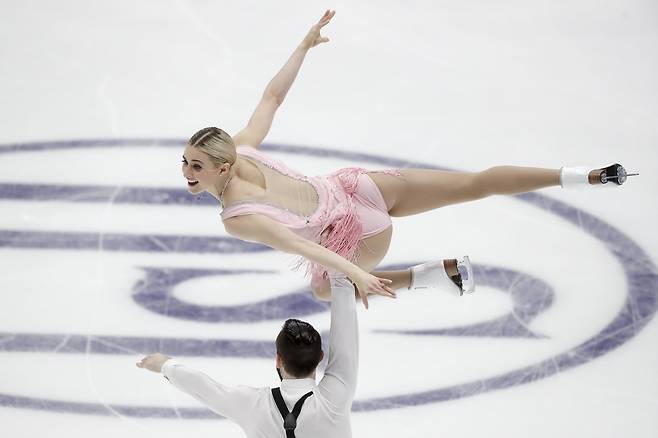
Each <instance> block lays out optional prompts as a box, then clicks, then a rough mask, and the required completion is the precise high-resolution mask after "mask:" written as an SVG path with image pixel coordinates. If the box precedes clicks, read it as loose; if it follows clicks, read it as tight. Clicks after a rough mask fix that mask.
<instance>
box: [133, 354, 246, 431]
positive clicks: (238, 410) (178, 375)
mask: <svg viewBox="0 0 658 438" xmlns="http://www.w3.org/2000/svg"><path fill="white" fill-rule="evenodd" d="M137 366H138V367H139V368H144V369H147V370H150V371H153V372H156V373H162V374H163V375H164V377H165V378H166V379H167V380H169V381H170V382H171V383H172V384H173V385H174V386H175V387H176V388H178V389H180V390H181V391H183V392H186V393H187V394H189V395H191V396H192V397H194V398H195V399H197V400H198V401H200V402H201V403H203V404H204V405H206V406H208V408H210V409H211V410H213V411H214V412H216V413H218V414H219V415H222V416H224V417H227V418H229V419H231V420H233V421H235V422H236V423H238V424H241V422H242V421H243V420H244V418H243V417H244V416H245V415H248V413H249V412H250V409H251V408H252V406H253V401H254V399H255V397H256V396H257V393H256V389H254V388H249V387H246V386H235V387H229V386H225V385H222V384H221V383H218V382H216V381H215V380H213V379H211V378H210V377H208V376H207V375H205V374H204V373H202V372H200V371H197V370H194V369H192V368H189V367H186V366H185V365H182V364H179V363H178V362H176V361H175V360H174V359H172V358H170V357H169V356H165V355H163V354H160V353H154V354H150V355H148V356H146V357H145V358H144V359H142V360H141V361H140V362H137Z"/></svg>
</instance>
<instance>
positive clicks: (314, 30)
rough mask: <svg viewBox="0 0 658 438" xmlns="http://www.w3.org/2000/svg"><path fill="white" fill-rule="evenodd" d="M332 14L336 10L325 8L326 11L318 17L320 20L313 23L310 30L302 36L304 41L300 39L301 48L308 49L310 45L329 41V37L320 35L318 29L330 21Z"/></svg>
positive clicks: (313, 45)
mask: <svg viewBox="0 0 658 438" xmlns="http://www.w3.org/2000/svg"><path fill="white" fill-rule="evenodd" d="M334 14H336V11H330V10H329V9H327V11H326V12H325V13H324V15H323V16H322V18H320V21H318V22H317V23H315V24H314V25H313V27H311V30H309V31H308V34H307V35H306V37H304V41H302V44H301V47H302V48H304V49H306V50H308V49H310V48H312V47H315V46H317V45H318V44H320V43H326V42H327V41H329V38H327V37H323V36H322V35H320V29H322V28H323V27H324V26H326V25H327V24H328V23H329V22H330V21H331V19H332V18H333V16H334Z"/></svg>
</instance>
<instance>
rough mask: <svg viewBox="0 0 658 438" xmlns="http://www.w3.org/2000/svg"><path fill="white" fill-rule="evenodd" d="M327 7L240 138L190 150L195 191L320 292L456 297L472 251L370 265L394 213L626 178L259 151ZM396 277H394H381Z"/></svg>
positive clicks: (209, 137) (204, 134)
mask: <svg viewBox="0 0 658 438" xmlns="http://www.w3.org/2000/svg"><path fill="white" fill-rule="evenodd" d="M333 16H334V12H333V11H327V12H325V14H324V16H323V17H322V18H321V19H320V21H319V22H318V23H316V24H315V25H314V26H313V27H311V30H310V31H309V32H308V34H307V35H306V37H305V38H304V39H303V41H302V43H301V44H300V45H299V47H297V49H296V50H295V51H294V52H293V54H292V55H291V57H290V59H288V61H287V62H286V64H285V65H284V66H283V68H282V69H281V70H280V71H279V72H278V73H277V74H276V76H275V77H274V78H273V79H272V80H271V81H270V83H269V84H268V86H267V87H266V89H265V92H264V93H263V96H262V99H261V101H260V103H259V104H258V106H257V107H256V109H255V111H254V113H253V114H252V116H251V118H250V119H249V122H248V123H247V126H246V127H245V128H244V129H243V130H241V131H240V132H238V133H237V134H236V135H235V136H234V137H231V136H229V135H228V134H227V133H226V132H224V131H223V130H221V129H218V128H205V129H202V130H200V131H198V132H197V133H196V134H194V135H193V136H192V138H190V140H189V142H188V144H187V146H186V148H185V151H184V153H183V169H182V170H183V175H184V177H185V178H186V179H187V184H188V191H189V192H190V193H193V194H197V193H201V192H204V191H207V192H209V193H210V194H212V195H213V196H214V197H215V198H216V199H217V200H218V201H219V202H220V204H221V205H222V207H223V211H222V221H223V223H224V226H225V228H226V231H227V232H228V233H229V234H231V235H233V236H235V237H237V238H239V239H242V240H246V241H253V242H259V243H263V244H265V245H267V246H270V247H272V248H275V249H277V250H280V251H284V252H287V253H292V254H297V255H299V256H301V259H302V262H301V263H300V264H306V266H307V268H308V271H309V272H310V273H311V274H312V281H311V286H312V289H313V292H314V293H315V295H316V296H317V297H319V298H322V299H329V298H330V288H329V280H328V277H327V269H329V270H335V271H337V272H341V273H343V274H345V275H346V276H347V277H348V278H350V279H351V280H352V281H353V282H354V283H355V285H356V286H357V289H358V292H359V294H360V295H361V298H362V300H363V303H364V305H365V306H366V307H368V301H367V295H368V294H379V295H384V296H388V297H394V296H395V291H394V289H398V288H402V287H407V288H411V289H414V288H424V287H431V286H435V287H439V288H444V289H446V288H448V289H452V290H453V291H455V292H456V293H457V294H460V295H461V294H462V293H463V292H472V291H473V290H474V282H473V274H472V271H471V268H470V262H469V260H468V257H463V258H459V259H448V260H444V261H439V262H433V263H429V264H423V265H419V266H416V267H412V268H410V269H406V270H400V271H388V272H372V273H370V272H371V271H372V270H373V269H374V268H375V267H376V266H377V265H378V264H379V262H381V260H382V259H383V258H384V256H385V254H386V252H387V250H388V248H389V244H390V241H391V233H392V228H391V219H390V217H391V216H394V217H400V216H408V215H413V214H418V213H422V212H425V211H429V210H433V209H436V208H439V207H443V206H446V205H451V204H457V203H460V202H467V201H473V200H476V199H481V198H484V197H487V196H490V195H497V194H504V195H511V194H517V193H524V192H529V191H533V190H537V189H540V188H543V187H550V186H556V185H562V186H563V187H567V186H577V185H591V184H610V182H612V183H615V184H619V185H621V184H623V183H624V182H625V180H626V172H625V170H624V168H623V167H622V166H620V165H618V164H616V165H612V166H610V167H607V168H603V169H593V168H584V167H578V168H572V167H563V168H561V169H540V168H532V167H515V166H498V167H492V168H490V169H487V170H484V171H482V172H474V173H471V172H449V171H440V170H427V169H397V170H387V171H368V170H365V169H361V168H346V169H340V170H338V171H336V172H334V173H332V174H330V175H326V176H317V177H308V176H305V175H304V174H302V173H299V172H296V171H294V170H291V169H289V168H288V167H287V166H286V165H285V164H283V163H282V162H280V161H277V160H273V159H271V158H269V157H268V156H266V155H265V154H263V153H262V152H261V151H260V150H258V147H259V145H260V144H261V142H262V141H263V139H264V138H265V136H266V135H267V133H268V131H269V129H270V126H271V124H272V120H273V118H274V114H275V112H276V110H277V109H278V107H279V106H280V105H281V103H282V102H283V99H284V98H285V96H286V93H287V92H288V90H289V89H290V86H291V85H292V83H293V81H294V80H295V77H296V76H297V73H298V71H299V69H300V67H301V65H302V62H303V60H304V57H305V56H306V53H307V52H308V50H310V49H311V48H313V47H315V46H317V45H318V44H320V43H325V42H327V41H328V40H329V39H328V38H325V37H322V36H321V35H320V30H321V29H322V27H324V26H325V25H327V24H328V23H329V21H330V20H331V19H332V18H333ZM383 279H390V280H392V282H387V281H383Z"/></svg>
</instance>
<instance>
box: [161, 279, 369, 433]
mask: <svg viewBox="0 0 658 438" xmlns="http://www.w3.org/2000/svg"><path fill="white" fill-rule="evenodd" d="M331 286H332V288H331V289H332V290H331V327H330V334H329V357H328V363H327V368H326V370H325V372H324V377H323V378H322V380H320V383H319V384H316V383H315V380H314V379H311V378H308V379H283V381H282V382H281V394H282V396H283V399H284V400H285V402H286V405H287V407H288V410H289V411H292V408H293V406H294V405H295V403H296V402H297V400H299V399H300V398H301V397H302V396H303V395H304V394H306V393H307V392H309V391H313V396H311V397H309V398H308V399H306V401H305V402H304V406H303V407H302V411H301V413H300V415H299V418H298V419H297V428H296V429H295V436H296V437H297V438H310V437H313V438H325V437H326V438H329V437H331V438H342V437H351V436H352V427H351V423H350V409H351V406H352V400H353V398H354V392H355V391H356V377H357V368H358V361H359V357H358V355H359V340H358V324H357V318H356V303H355V298H354V287H353V286H352V284H351V283H350V282H349V281H348V280H347V279H345V278H342V279H333V280H332V285H331ZM162 373H163V374H164V375H165V377H167V379H168V380H169V381H170V382H171V383H172V384H173V385H174V386H176V387H177V388H178V389H180V390H182V391H184V392H186V393H188V394H190V395H191V396H193V397H194V398H196V399H197V400H199V401H200V402H201V403H203V404H205V405H206V406H208V407H209V408H210V409H212V410H213V411H214V412H216V413H218V414H220V415H222V416H224V417H226V418H228V419H230V420H232V421H234V422H235V423H237V424H238V425H239V426H240V427H241V428H242V429H243V430H244V431H245V433H246V435H247V437H249V438H257V437H258V438H272V437H285V436H286V433H285V430H284V429H283V418H282V416H281V413H280V412H279V409H278V408H277V406H276V403H275V402H274V398H273V397H272V392H271V389H270V388H252V387H248V386H233V387H229V386H225V385H222V384H221V383H218V382H216V381H214V380H213V379H211V378H210V377H208V376H207V375H205V374H203V373H201V372H199V371H196V370H193V369H191V368H188V367H186V366H184V365H181V364H179V363H178V362H176V361H175V360H173V359H170V360H168V361H167V362H165V364H164V365H163V366H162Z"/></svg>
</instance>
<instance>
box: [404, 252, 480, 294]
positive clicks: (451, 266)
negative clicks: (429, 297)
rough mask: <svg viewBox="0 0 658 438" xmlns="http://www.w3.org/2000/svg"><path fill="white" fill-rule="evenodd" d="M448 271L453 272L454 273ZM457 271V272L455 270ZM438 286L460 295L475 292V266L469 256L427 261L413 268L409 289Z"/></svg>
mask: <svg viewBox="0 0 658 438" xmlns="http://www.w3.org/2000/svg"><path fill="white" fill-rule="evenodd" d="M448 271H450V272H453V274H452V275H449V274H448ZM455 271H456V272H455ZM428 288H437V289H443V290H446V291H450V292H453V293H455V294H457V295H459V296H462V295H463V294H464V293H467V294H470V293H473V292H475V279H474V278H473V268H472V267H471V261H470V260H469V258H468V256H464V257H462V258H461V259H446V260H439V261H434V262H427V263H423V264H420V265H416V266H413V267H412V268H411V285H410V286H409V289H428Z"/></svg>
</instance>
